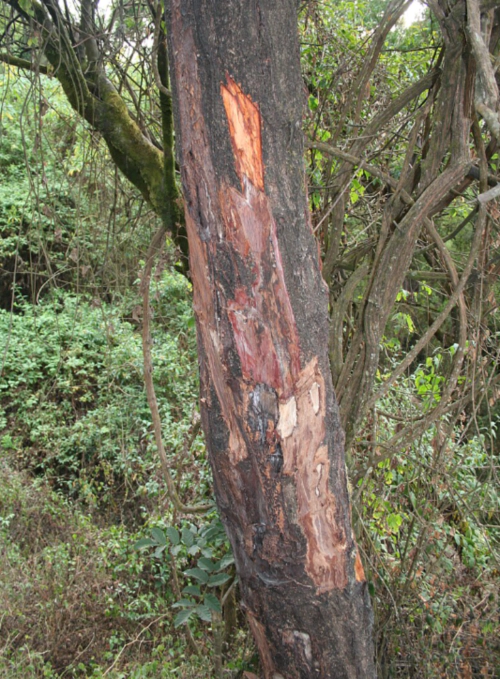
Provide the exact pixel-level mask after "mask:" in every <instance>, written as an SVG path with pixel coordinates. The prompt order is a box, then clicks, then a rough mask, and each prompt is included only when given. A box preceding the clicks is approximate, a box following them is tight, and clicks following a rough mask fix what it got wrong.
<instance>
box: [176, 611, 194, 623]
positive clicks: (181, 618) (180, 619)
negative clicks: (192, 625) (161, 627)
mask: <svg viewBox="0 0 500 679" xmlns="http://www.w3.org/2000/svg"><path fill="white" fill-rule="evenodd" d="M193 611H194V608H185V609H184V610H183V611H180V612H179V613H177V615H176V616H175V618H174V627H180V626H181V625H184V624H185V623H186V622H187V621H188V620H189V618H190V617H191V616H192V614H193Z"/></svg>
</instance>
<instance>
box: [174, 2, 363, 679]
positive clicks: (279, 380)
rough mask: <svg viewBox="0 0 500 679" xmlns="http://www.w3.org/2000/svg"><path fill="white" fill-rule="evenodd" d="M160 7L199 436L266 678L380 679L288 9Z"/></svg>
mask: <svg viewBox="0 0 500 679" xmlns="http://www.w3.org/2000/svg"><path fill="white" fill-rule="evenodd" d="M169 5H170V6H169V36H170V62H171V73H172V76H171V82H172V88H173V92H174V101H175V102H176V111H175V114H176V116H175V117H176V133H177V141H178V153H179V161H180V166H181V171H182V180H183V185H184V192H185V193H184V195H185V207H186V224H187V230H188V238H189V249H190V258H191V273H192V278H193V284H194V304H195V313H196V317H197V328H198V345H199V357H200V358H199V361H200V375H201V409H202V418H203V426H204V429H205V433H206V439H207V445H208V450H209V455H210V461H211V464H212V469H213V474H214V484H215V491H216V498H217V502H218V506H219V509H220V512H221V516H222V519H223V521H224V524H225V526H226V530H227V533H228V535H229V538H230V540H231V544H232V547H233V550H234V554H235V559H236V564H237V569H238V574H239V578H240V586H241V593H242V602H243V606H244V608H245V610H246V613H247V616H248V619H249V622H250V626H251V628H252V631H253V634H254V636H255V639H256V642H257V646H258V648H259V652H260V657H261V662H262V670H263V674H264V676H265V677H266V679H271V678H273V679H279V678H280V677H285V678H286V679H289V678H290V679H291V678H296V677H297V678H298V677H304V678H305V677H324V678H325V679H326V678H327V677H329V678H332V677H336V678H338V679H340V678H343V677H345V678H347V677H349V678H351V677H374V676H375V669H374V661H373V648H372V640H371V636H372V613H371V608H370V602H369V597H368V592H367V585H366V582H365V577H364V573H363V568H362V565H361V561H360V558H359V554H358V552H357V548H356V544H355V541H354V537H353V533H352V529H351V521H350V509H349V496H348V489H347V478H346V471H345V464H344V450H343V439H344V437H343V432H342V429H341V427H340V422H339V414H338V408H337V404H336V401H335V396H334V393H333V387H332V382H331V374H330V369H329V361H328V311H327V292H326V288H325V286H324V283H323V281H322V278H321V273H320V269H319V260H318V251H317V246H316V243H315V241H314V238H313V235H312V232H311V227H310V223H309V216H308V206H307V197H306V191H305V178H304V168H303V160H302V154H303V141H302V133H301V120H302V105H303V102H302V82H301V78H300V69H299V52H298V40H297V35H296V10H297V6H296V2H295V1H294V0H282V1H281V2H279V3H276V2H274V1H273V0H260V1H256V0H252V1H251V2H243V0H221V1H220V2H218V3H207V2H201V0H171V2H170V3H169Z"/></svg>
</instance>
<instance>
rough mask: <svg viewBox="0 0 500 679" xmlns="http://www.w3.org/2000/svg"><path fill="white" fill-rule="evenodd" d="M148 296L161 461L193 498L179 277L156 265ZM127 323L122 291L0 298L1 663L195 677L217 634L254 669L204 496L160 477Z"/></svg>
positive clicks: (191, 401) (210, 659)
mask: <svg viewBox="0 0 500 679" xmlns="http://www.w3.org/2000/svg"><path fill="white" fill-rule="evenodd" d="M151 297H152V309H151V313H152V319H153V350H152V354H153V364H154V373H153V374H154V381H155V385H156V391H157V399H158V405H159V410H160V415H161V418H162V425H163V436H164V442H165V448H166V451H167V455H168V457H169V461H170V465H171V470H172V475H173V477H174V480H175V482H176V485H177V489H178V492H179V494H180V496H181V497H182V498H183V500H184V501H185V502H187V503H191V504H193V503H199V502H204V503H206V502H207V500H209V499H210V488H211V477H210V472H209V468H208V464H207V461H206V456H205V449H204V445H203V441H202V439H201V437H200V435H199V434H198V433H197V432H198V420H199V416H198V414H197V411H196V410H197V409H196V403H197V391H198V381H197V380H198V378H197V365H196V354H195V337H194V324H193V318H192V311H191V303H190V286H189V283H188V282H187V281H186V279H185V278H183V277H182V276H180V275H179V274H177V273H175V272H172V271H167V270H164V271H163V272H159V273H158V274H157V275H156V277H155V281H154V283H153V285H152V296H151ZM141 325H142V320H141V308H140V305H139V304H138V298H137V296H136V295H135V294H132V292H131V293H130V295H129V296H128V297H127V298H124V299H119V300H114V302H113V304H112V305H111V304H107V303H105V302H104V301H101V300H96V299H92V298H86V297H84V296H82V295H76V294H69V293H66V292H61V291H57V290H56V291H53V292H52V293H51V294H50V295H48V296H47V297H45V298H43V299H42V300H41V301H40V303H39V304H38V305H31V304H29V303H24V302H23V303H19V304H18V305H17V306H16V307H15V310H14V313H8V312H6V311H0V346H2V347H3V352H2V356H1V358H2V364H1V366H0V367H1V368H2V370H1V373H0V601H1V602H2V606H1V610H0V676H2V677H3V676H5V677H8V678H9V679H17V678H18V677H19V678H20V677H23V679H24V678H25V677H28V678H31V677H33V678H34V677H53V678H55V677H89V678H90V677H92V678H94V679H100V678H101V677H110V678H111V679H121V678H122V677H137V678H139V677H155V678H157V677H185V678H191V677H193V678H195V677H200V678H201V677H210V676H213V672H214V653H215V651H214V644H215V641H214V640H215V639H216V638H217V640H218V641H217V644H218V646H217V648H218V649H219V650H218V651H217V653H218V659H219V663H221V662H223V664H224V666H225V671H226V673H227V676H229V677H232V676H237V675H238V674H240V675H241V672H242V671H243V669H254V665H255V653H254V649H253V645H252V644H251V642H250V640H249V636H248V634H247V632H246V630H245V627H244V625H243V627H242V625H241V623H242V621H241V620H237V615H238V614H237V613H236V608H235V605H236V602H235V598H234V593H235V591H236V588H235V585H236V583H235V574H234V566H233V559H232V556H231V554H230V551H229V548H228V544H227V539H226V536H225V534H224V530H223V528H222V525H221V523H220V520H219V519H218V517H217V514H216V513H215V510H213V509H212V510H209V511H208V513H206V514H205V515H202V516H197V517H190V518H189V520H188V518H187V517H182V516H180V517H179V516H176V515H174V513H173V512H172V508H171V505H170V502H169V500H168V497H167V495H166V492H165V487H164V483H163V480H162V478H161V475H160V472H159V463H158V460H157V456H156V448H155V445H154V439H153V434H152V425H151V414H150V412H149V409H148V406H147V401H146V397H145V390H144V382H143V364H142V361H143V357H142V349H141V336H140V331H141ZM209 504H210V503H209ZM151 548H154V549H151ZM174 582H177V585H176V586H175V585H174ZM226 594H227V596H225V595H226ZM223 601H224V602H225V603H224V610H223V604H222V602H223ZM229 604H231V605H230V606H229ZM223 617H225V618H227V622H226V620H224V621H223ZM186 625H189V629H190V630H191V632H190V633H191V635H192V638H193V642H194V644H195V646H196V649H197V652H196V653H194V652H193V648H192V647H191V648H190V647H189V646H188V645H187V637H186V631H187V627H186ZM223 630H226V632H227V633H226V632H223ZM217 635H218V636H217ZM222 635H224V639H223V638H222ZM229 637H231V638H229ZM222 643H224V649H225V651H226V657H225V658H224V661H222V657H221V650H220V649H221V644H222ZM231 649H232V650H231Z"/></svg>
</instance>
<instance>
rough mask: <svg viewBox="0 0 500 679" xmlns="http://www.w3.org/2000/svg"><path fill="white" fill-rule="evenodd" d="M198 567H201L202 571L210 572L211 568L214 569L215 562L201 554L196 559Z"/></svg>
mask: <svg viewBox="0 0 500 679" xmlns="http://www.w3.org/2000/svg"><path fill="white" fill-rule="evenodd" d="M198 568H202V569H203V570H204V571H208V572H209V573H211V572H212V571H213V570H215V564H214V562H213V561H212V560H211V559H207V558H206V557H204V556H202V557H201V558H200V559H198Z"/></svg>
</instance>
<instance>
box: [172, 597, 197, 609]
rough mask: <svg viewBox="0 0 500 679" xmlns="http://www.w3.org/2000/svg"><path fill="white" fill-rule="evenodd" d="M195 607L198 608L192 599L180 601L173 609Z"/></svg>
mask: <svg viewBox="0 0 500 679" xmlns="http://www.w3.org/2000/svg"><path fill="white" fill-rule="evenodd" d="M193 606H196V604H195V602H194V601H191V599H179V601H176V602H175V604H172V608H193Z"/></svg>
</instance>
